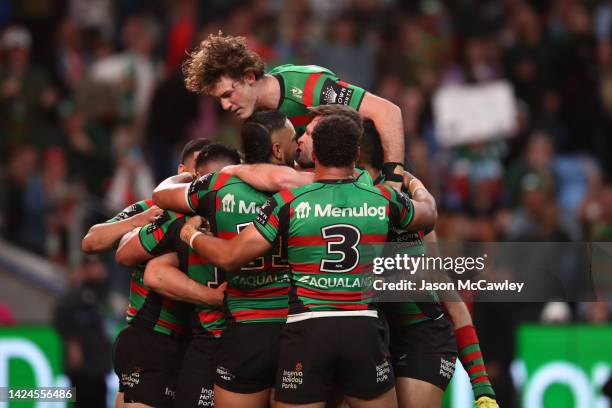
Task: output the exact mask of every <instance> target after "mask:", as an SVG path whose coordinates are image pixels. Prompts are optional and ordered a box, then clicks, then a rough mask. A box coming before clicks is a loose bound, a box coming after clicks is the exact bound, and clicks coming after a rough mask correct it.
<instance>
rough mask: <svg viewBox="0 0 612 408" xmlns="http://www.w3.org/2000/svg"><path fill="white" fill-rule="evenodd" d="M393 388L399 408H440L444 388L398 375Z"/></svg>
mask: <svg viewBox="0 0 612 408" xmlns="http://www.w3.org/2000/svg"><path fill="white" fill-rule="evenodd" d="M395 389H396V392H397V400H398V406H399V408H440V407H441V406H442V399H443V398H444V390H442V389H441V388H438V387H436V386H435V385H433V384H431V383H428V382H425V381H422V380H417V379H415V378H406V377H398V378H396V380H395Z"/></svg>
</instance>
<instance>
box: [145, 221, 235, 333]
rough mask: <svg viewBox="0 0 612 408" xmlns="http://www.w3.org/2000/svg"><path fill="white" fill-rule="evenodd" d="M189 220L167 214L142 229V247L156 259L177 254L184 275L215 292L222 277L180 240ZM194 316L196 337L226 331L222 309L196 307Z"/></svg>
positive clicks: (221, 281) (193, 325)
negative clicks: (168, 253)
mask: <svg viewBox="0 0 612 408" xmlns="http://www.w3.org/2000/svg"><path fill="white" fill-rule="evenodd" d="M188 219H189V217H184V216H183V215H182V214H178V213H175V212H173V211H164V213H162V215H161V216H159V217H157V218H156V219H155V221H154V222H152V223H151V224H148V225H145V226H144V227H142V228H141V229H140V232H139V237H140V243H141V244H142V246H143V248H144V249H145V250H146V251H147V252H149V253H150V254H151V255H153V256H158V255H161V254H163V253H166V252H176V253H177V255H178V259H179V269H180V270H181V271H183V272H185V273H186V274H187V276H188V277H189V278H190V279H193V280H194V281H196V282H199V283H201V284H204V285H207V286H209V287H212V288H216V287H217V286H219V285H220V284H222V283H223V276H220V274H219V273H218V270H217V268H215V267H214V265H212V264H211V263H210V262H208V260H206V259H204V258H202V257H201V256H199V255H198V254H197V253H195V251H194V250H193V248H190V247H189V245H187V244H185V243H184V242H183V241H182V240H181V238H180V232H181V227H182V226H183V225H184V224H185V221H187V220H188ZM176 303H183V302H176ZM191 309H193V307H191ZM190 311H191V310H190ZM194 312H195V313H194V318H193V319H192V322H191V323H192V332H193V334H198V335H211V336H213V337H221V335H222V333H223V330H224V329H225V314H224V313H223V310H222V309H220V308H215V307H212V306H208V305H196V306H195V310H194Z"/></svg>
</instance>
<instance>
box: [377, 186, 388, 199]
mask: <svg viewBox="0 0 612 408" xmlns="http://www.w3.org/2000/svg"><path fill="white" fill-rule="evenodd" d="M374 187H376V188H377V189H379V190H380V193H381V194H382V195H384V196H385V198H386V199H387V200H391V193H390V192H389V190H387V188H386V187H385V186H383V185H380V184H377V185H375V186H374Z"/></svg>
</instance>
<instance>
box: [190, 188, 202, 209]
mask: <svg viewBox="0 0 612 408" xmlns="http://www.w3.org/2000/svg"><path fill="white" fill-rule="evenodd" d="M190 201H191V207H192V208H194V209H196V210H197V209H198V205H199V204H200V200H199V198H198V193H197V192H195V193H192V194H191V196H190Z"/></svg>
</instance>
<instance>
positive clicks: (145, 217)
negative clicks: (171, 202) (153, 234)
mask: <svg viewBox="0 0 612 408" xmlns="http://www.w3.org/2000/svg"><path fill="white" fill-rule="evenodd" d="M163 212H164V210H162V209H161V208H159V207H158V206H156V205H154V206H151V208H149V209H148V210H146V211H143V212H141V213H140V214H137V215H135V216H133V217H132V226H134V228H136V227H142V226H143V225H147V224H149V223H151V222H153V221H154V220H155V217H157V216H159V215H161V214H162V213H163Z"/></svg>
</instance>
